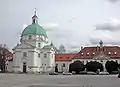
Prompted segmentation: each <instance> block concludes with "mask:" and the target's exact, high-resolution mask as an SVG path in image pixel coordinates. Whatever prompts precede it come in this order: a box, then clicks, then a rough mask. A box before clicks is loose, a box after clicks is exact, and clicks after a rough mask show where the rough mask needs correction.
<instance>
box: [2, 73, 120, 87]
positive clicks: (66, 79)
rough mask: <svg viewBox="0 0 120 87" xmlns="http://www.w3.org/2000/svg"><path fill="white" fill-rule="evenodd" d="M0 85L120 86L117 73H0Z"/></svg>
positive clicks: (31, 86) (51, 86)
mask: <svg viewBox="0 0 120 87" xmlns="http://www.w3.org/2000/svg"><path fill="white" fill-rule="evenodd" d="M0 87H120V79H119V78H118V77H117V75H39V74H2V73H1V74H0Z"/></svg>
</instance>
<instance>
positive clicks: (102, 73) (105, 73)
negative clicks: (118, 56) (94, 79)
mask: <svg viewBox="0 0 120 87" xmlns="http://www.w3.org/2000/svg"><path fill="white" fill-rule="evenodd" d="M99 75H109V73H108V72H99Z"/></svg>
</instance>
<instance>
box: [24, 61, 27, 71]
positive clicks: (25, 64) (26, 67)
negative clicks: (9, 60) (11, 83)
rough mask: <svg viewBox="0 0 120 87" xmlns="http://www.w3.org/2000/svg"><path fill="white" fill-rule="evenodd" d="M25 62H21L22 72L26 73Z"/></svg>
mask: <svg viewBox="0 0 120 87" xmlns="http://www.w3.org/2000/svg"><path fill="white" fill-rule="evenodd" d="M26 68H27V67H26V62H24V63H23V73H26Z"/></svg>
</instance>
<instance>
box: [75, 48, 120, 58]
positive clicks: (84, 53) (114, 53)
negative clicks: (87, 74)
mask: <svg viewBox="0 0 120 87" xmlns="http://www.w3.org/2000/svg"><path fill="white" fill-rule="evenodd" d="M101 52H102V53H103V55H105V56H108V57H110V58H120V47H118V46H103V47H102V48H100V47H98V46H96V47H84V48H83V49H82V50H81V51H80V52H79V53H77V54H76V55H75V56H74V58H75V59H77V58H82V59H86V58H87V59H91V58H94V57H96V56H98V55H100V53H101Z"/></svg>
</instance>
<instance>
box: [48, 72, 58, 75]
mask: <svg viewBox="0 0 120 87" xmlns="http://www.w3.org/2000/svg"><path fill="white" fill-rule="evenodd" d="M49 75H58V73H56V72H50V73H49Z"/></svg>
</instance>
